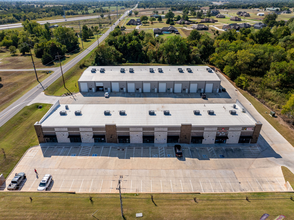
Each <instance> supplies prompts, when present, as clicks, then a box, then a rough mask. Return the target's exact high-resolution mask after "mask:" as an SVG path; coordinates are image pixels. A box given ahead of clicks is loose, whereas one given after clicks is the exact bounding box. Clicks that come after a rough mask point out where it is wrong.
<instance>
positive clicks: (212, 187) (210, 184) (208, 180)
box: [208, 179, 214, 192]
mask: <svg viewBox="0 0 294 220" xmlns="http://www.w3.org/2000/svg"><path fill="white" fill-rule="evenodd" d="M208 181H209V184H210V187H211V190H212V192H214V190H213V187H212V185H211V182H210V179H208Z"/></svg>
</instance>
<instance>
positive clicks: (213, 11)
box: [210, 9, 220, 16]
mask: <svg viewBox="0 0 294 220" xmlns="http://www.w3.org/2000/svg"><path fill="white" fill-rule="evenodd" d="M219 13H220V12H219V10H216V9H214V10H211V11H210V14H211V16H216V15H218V14H219Z"/></svg>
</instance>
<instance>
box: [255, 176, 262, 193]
mask: <svg viewBox="0 0 294 220" xmlns="http://www.w3.org/2000/svg"><path fill="white" fill-rule="evenodd" d="M255 181H256V182H257V183H258V185H259V186H260V188H261V189H262V191H264V189H263V188H262V186H261V185H260V183H259V182H258V180H257V179H255Z"/></svg>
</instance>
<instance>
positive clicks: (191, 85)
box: [190, 83, 197, 93]
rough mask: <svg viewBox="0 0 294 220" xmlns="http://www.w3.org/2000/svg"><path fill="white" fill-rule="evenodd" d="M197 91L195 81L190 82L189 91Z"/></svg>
mask: <svg viewBox="0 0 294 220" xmlns="http://www.w3.org/2000/svg"><path fill="white" fill-rule="evenodd" d="M196 92H197V84H196V83H193V84H192V83H191V84H190V93H196Z"/></svg>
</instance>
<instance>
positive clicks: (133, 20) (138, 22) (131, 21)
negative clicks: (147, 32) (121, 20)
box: [127, 19, 141, 25]
mask: <svg viewBox="0 0 294 220" xmlns="http://www.w3.org/2000/svg"><path fill="white" fill-rule="evenodd" d="M127 25H141V20H140V19H136V20H135V19H131V20H129V22H128V23H127Z"/></svg>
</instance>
